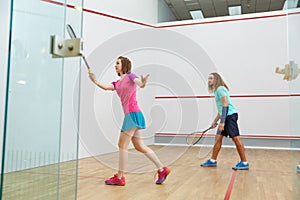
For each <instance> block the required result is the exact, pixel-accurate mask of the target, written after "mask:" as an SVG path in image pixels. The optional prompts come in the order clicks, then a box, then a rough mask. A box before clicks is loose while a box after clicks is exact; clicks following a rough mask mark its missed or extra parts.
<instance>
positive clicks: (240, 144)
mask: <svg viewBox="0 0 300 200" xmlns="http://www.w3.org/2000/svg"><path fill="white" fill-rule="evenodd" d="M232 141H233V142H234V144H235V146H236V149H237V151H238V153H239V156H240V158H241V161H243V162H247V159H246V155H245V148H244V144H243V142H242V141H241V139H240V136H236V137H233V138H232Z"/></svg>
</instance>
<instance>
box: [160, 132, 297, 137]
mask: <svg viewBox="0 0 300 200" xmlns="http://www.w3.org/2000/svg"><path fill="white" fill-rule="evenodd" d="M199 133H200V131H199ZM188 135H189V134H186V133H182V134H180V133H155V136H157V137H186V136H188ZM199 135H201V134H199ZM215 135H216V134H205V135H204V136H203V137H215ZM240 137H241V138H250V139H251V138H253V139H255V138H260V139H300V136H285V135H248V134H243V135H240Z"/></svg>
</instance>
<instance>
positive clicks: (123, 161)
mask: <svg viewBox="0 0 300 200" xmlns="http://www.w3.org/2000/svg"><path fill="white" fill-rule="evenodd" d="M135 131H136V128H133V129H130V130H127V131H125V132H121V133H120V137H119V143H118V145H119V171H118V177H122V176H123V175H124V172H125V169H126V165H127V163H128V145H129V143H130V140H131V138H132V136H133V134H134V132H135Z"/></svg>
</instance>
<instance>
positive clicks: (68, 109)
mask: <svg viewBox="0 0 300 200" xmlns="http://www.w3.org/2000/svg"><path fill="white" fill-rule="evenodd" d="M11 2H12V5H11V13H12V18H11V26H10V31H11V38H10V41H9V42H10V51H9V58H8V63H9V64H8V79H7V99H6V107H5V122H4V140H3V150H2V170H1V172H2V173H1V174H2V176H1V198H2V199H14V200H16V199H22V200H23V199H30V200H32V199H47V200H48V199H76V190H77V188H76V187H77V158H78V153H77V152H78V124H79V122H78V118H79V117H78V115H79V102H80V99H79V92H80V91H79V84H80V78H79V74H80V58H78V57H77V58H68V59H63V58H52V56H51V55H50V53H49V49H50V35H58V36H61V37H64V36H65V35H66V29H65V26H66V23H70V24H72V25H73V26H74V27H76V28H75V29H76V31H78V34H79V35H80V33H81V27H82V26H81V25H82V13H81V10H80V9H75V8H80V7H81V6H82V1H75V0H74V1H68V2H66V1H48V0H41V1H40V0H26V1H24V0H13V1H11Z"/></svg>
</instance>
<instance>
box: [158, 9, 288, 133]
mask: <svg viewBox="0 0 300 200" xmlns="http://www.w3.org/2000/svg"><path fill="white" fill-rule="evenodd" d="M283 13H284V12H283V11H281V12H270V13H265V14H263V15H265V17H263V18H262V17H261V14H254V15H243V16H238V17H225V18H214V19H210V23H207V24H198V25H197V24H196V25H184V26H175V27H169V28H167V29H169V30H172V31H174V32H177V33H180V34H183V35H185V36H186V37H188V38H190V39H192V40H193V41H194V42H195V43H197V44H198V45H199V46H201V47H202V48H203V49H204V51H205V52H206V53H207V55H208V56H209V58H210V59H211V60H212V62H213V64H214V67H215V71H217V72H219V73H220V74H221V75H222V76H223V77H224V79H225V81H226V82H227V84H228V85H229V87H230V92H231V95H239V96H245V95H247V96H249V97H240V98H232V101H233V104H234V105H235V106H236V107H237V109H238V112H239V117H240V120H239V124H240V129H241V134H243V135H265V136H271V135H272V136H274V135H275V136H282V135H283V136H288V135H289V134H290V132H289V130H290V129H289V128H290V127H289V98H288V97H277V96H276V95H281V94H284V95H287V94H289V85H288V83H287V82H286V81H283V80H282V75H278V74H275V68H276V67H277V66H279V67H281V68H283V67H284V65H285V64H286V63H288V58H289V57H288V49H287V18H286V16H281V15H282V14H283ZM277 15H278V16H277ZM259 16H260V17H259ZM255 17H259V18H255ZM241 18H243V20H232V19H241ZM222 20H224V21H222ZM208 21H209V20H207V22H208ZM199 22H200V21H199ZM173 24H174V23H173ZM163 25H164V26H165V25H168V24H163ZM169 25H170V24H169ZM190 53H191V54H194V56H199V53H196V52H193V50H191V52H190ZM180 67H181V66H180ZM197 67H198V69H199V70H200V71H201V70H203V69H204V68H206V67H207V66H205V65H203V64H202V63H201V62H200V63H198V65H197ZM185 70H189V68H185ZM207 75H208V74H206V77H207ZM206 77H205V78H206ZM186 78H188V76H187V77H186ZM178 84H179V83H178ZM195 87H197V86H196V85H195ZM159 95H165V94H164V93H163V92H159ZM189 95H199V93H196V94H189ZM259 95H271V96H272V95H275V96H274V97H268V98H262V97H259ZM171 101H173V100H172V99H166V100H164V101H162V100H160V102H161V103H162V104H169V102H171ZM206 102H207V100H205V99H198V100H197V103H198V109H199V111H198V113H199V115H198V116H197V115H195V116H191V117H192V118H198V119H199V118H200V119H199V121H201V122H205V123H201V124H202V125H201V126H200V127H199V129H200V130H201V129H203V127H206V126H208V124H210V123H211V122H212V120H213V117H214V116H211V117H210V118H208V117H207V114H208V113H212V110H211V111H210V109H211V108H209V107H208V106H207V105H206ZM212 103H213V102H212ZM170 111H172V115H170V116H169V117H168V121H169V123H168V124H167V126H166V127H165V128H164V130H163V131H162V132H176V131H177V130H176V128H174V126H173V124H174V123H175V122H177V121H178V119H177V117H178V116H179V115H180V113H177V114H175V113H174V110H173V108H171V109H170V110H168V111H167V113H169V112H170ZM214 113H216V112H214ZM274 113H276V116H275V115H274ZM189 124H190V125H187V128H186V129H185V131H190V130H188V127H189V126H191V125H192V122H190V123H189ZM201 127H202V128H201Z"/></svg>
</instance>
